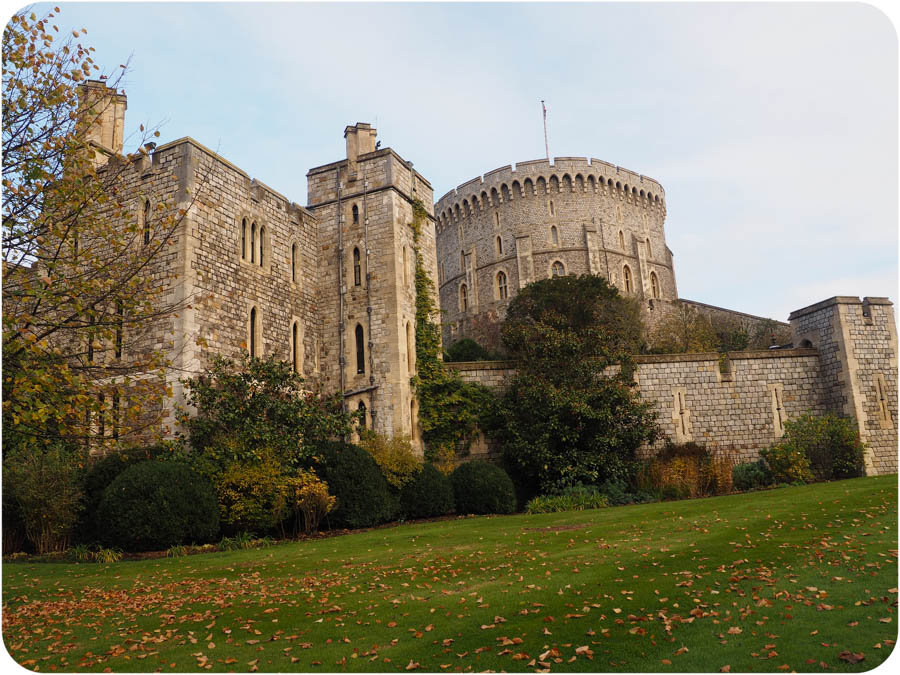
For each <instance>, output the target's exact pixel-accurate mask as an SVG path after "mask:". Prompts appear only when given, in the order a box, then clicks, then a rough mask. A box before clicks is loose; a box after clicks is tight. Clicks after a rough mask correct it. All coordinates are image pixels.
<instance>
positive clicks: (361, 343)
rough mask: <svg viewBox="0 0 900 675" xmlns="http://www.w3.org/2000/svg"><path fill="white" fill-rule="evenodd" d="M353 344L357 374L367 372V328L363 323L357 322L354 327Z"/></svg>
mask: <svg viewBox="0 0 900 675" xmlns="http://www.w3.org/2000/svg"><path fill="white" fill-rule="evenodd" d="M353 339H354V343H353V346H354V347H355V352H356V374H357V375H365V374H366V329H365V328H363V325H362V323H357V324H356V328H354V329H353Z"/></svg>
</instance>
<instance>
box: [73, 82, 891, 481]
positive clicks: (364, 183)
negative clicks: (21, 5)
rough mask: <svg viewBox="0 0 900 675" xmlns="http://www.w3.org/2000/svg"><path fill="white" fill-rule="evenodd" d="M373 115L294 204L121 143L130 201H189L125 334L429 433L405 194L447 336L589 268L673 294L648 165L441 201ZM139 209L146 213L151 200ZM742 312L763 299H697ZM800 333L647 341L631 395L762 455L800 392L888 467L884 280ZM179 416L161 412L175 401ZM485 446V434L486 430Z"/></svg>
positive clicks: (179, 396)
mask: <svg viewBox="0 0 900 675" xmlns="http://www.w3.org/2000/svg"><path fill="white" fill-rule="evenodd" d="M85 92H86V93H87V95H90V96H94V97H98V98H104V97H106V100H108V102H109V103H108V106H107V108H106V109H105V110H104V112H103V114H101V115H99V117H98V119H97V122H96V123H95V126H94V128H93V129H92V135H91V139H92V141H93V144H94V146H95V148H96V150H97V160H96V161H97V162H98V163H103V162H105V161H107V160H106V158H107V157H108V156H110V155H119V154H121V152H122V138H123V128H124V111H125V107H126V105H127V101H126V99H125V97H124V95H122V94H116V93H115V92H114V91H113V90H107V89H106V86H105V84H103V83H102V82H93V81H91V82H88V83H87V85H85ZM375 135H376V130H375V129H373V128H371V126H370V125H368V124H363V123H358V124H356V125H354V126H348V127H346V128H345V130H344V138H345V140H346V157H344V158H342V159H340V160H337V161H335V162H331V163H329V164H324V165H321V166H318V167H315V168H313V169H310V170H309V171H308V173H307V181H308V194H307V200H306V205H305V206H301V205H299V204H297V203H296V202H294V201H292V200H290V199H288V198H287V197H285V196H283V195H281V194H279V193H277V192H276V191H274V190H272V189H271V188H269V187H267V186H266V185H265V184H263V183H261V182H260V181H258V180H256V179H254V178H251V177H250V176H249V175H248V174H247V173H245V172H244V171H243V170H241V169H240V168H238V167H236V166H234V165H233V164H231V163H230V162H228V161H227V160H226V159H224V158H223V157H221V156H219V155H218V154H216V153H215V152H213V151H211V150H209V149H208V148H206V147H204V146H203V145H201V144H199V143H197V142H196V141H195V140H193V139H191V138H183V139H180V140H176V141H172V142H170V143H166V144H163V145H160V146H158V147H153V148H150V152H149V153H148V154H146V155H139V156H137V157H136V158H135V159H133V161H132V170H131V172H130V174H129V178H128V184H127V190H126V191H127V193H128V194H127V197H128V199H130V200H131V201H132V203H133V208H134V210H135V217H136V218H137V219H140V218H142V217H144V218H146V217H147V216H146V214H149V213H150V211H151V209H152V208H154V207H155V205H156V204H158V203H163V202H165V203H167V204H171V205H173V206H174V207H175V208H177V209H184V210H185V212H186V215H185V217H184V219H183V221H182V222H181V224H180V225H179V228H178V230H177V232H176V233H175V236H174V238H173V241H172V246H170V247H169V250H167V251H166V253H165V254H164V255H162V256H160V257H159V258H158V259H157V260H155V261H154V265H155V266H156V269H155V273H156V274H158V276H159V278H160V279H167V280H169V281H165V282H164V283H166V284H167V285H166V288H165V295H166V297H167V298H168V299H173V300H185V299H191V302H190V304H189V306H188V308H187V309H185V310H184V311H180V312H178V314H177V316H173V317H171V318H168V319H166V320H165V322H163V323H162V324H161V325H158V326H155V327H153V328H152V329H151V330H147V331H145V333H144V334H142V335H135V336H133V339H132V340H131V344H133V345H134V348H135V349H140V348H152V347H154V346H156V347H159V346H164V347H165V348H167V349H169V351H170V353H171V361H172V363H173V366H174V368H173V371H174V372H176V373H178V374H179V375H178V376H176V375H173V376H171V380H170V385H171V390H172V397H171V399H169V400H165V401H161V402H160V406H161V408H162V412H163V415H164V416H165V414H166V413H167V412H169V413H170V411H171V408H172V406H173V404H174V403H180V402H182V401H183V392H182V391H181V389H180V386H181V385H180V384H179V381H178V377H179V376H180V377H184V375H185V374H193V373H198V372H200V371H202V370H203V369H204V368H205V367H206V366H207V365H208V364H209V362H210V361H211V359H212V357H213V356H214V355H217V354H221V355H225V356H236V355H238V354H239V353H240V352H241V351H242V350H246V351H248V352H249V353H250V354H251V355H253V356H263V355H270V354H274V355H276V356H278V357H280V358H282V359H284V360H288V361H290V362H291V363H293V364H294V367H295V369H296V371H297V372H299V373H301V374H302V375H303V376H304V377H305V378H306V379H307V381H309V382H311V383H312V384H313V385H314V386H315V387H319V388H321V390H322V391H324V392H327V393H331V392H343V396H344V401H345V404H346V406H347V408H348V409H350V410H354V411H355V410H364V411H365V420H366V425H367V426H370V427H371V428H374V429H375V430H376V431H379V432H381V433H385V434H388V435H394V434H398V433H402V434H407V435H409V436H410V437H411V438H412V440H413V443H414V445H415V446H416V447H417V448H418V449H419V450H420V451H421V449H422V443H421V438H420V433H419V431H418V428H417V402H416V399H415V393H414V392H413V391H412V389H411V386H410V377H411V376H412V375H413V374H414V373H415V367H416V363H415V281H414V276H415V275H414V266H415V261H414V250H413V231H412V227H411V223H412V222H413V205H414V203H415V202H416V201H421V203H422V204H423V205H424V206H425V209H426V211H427V214H428V222H427V223H425V225H424V226H423V227H422V237H421V240H420V242H419V249H420V252H421V254H422V256H423V261H424V264H425V268H426V270H427V271H428V273H429V274H430V276H431V278H432V279H434V280H437V286H438V289H439V299H440V306H441V311H442V315H443V316H442V317H438V316H436V317H435V320H441V321H442V324H443V326H442V330H443V339H444V342H445V345H446V344H449V343H452V342H454V341H455V340H457V339H459V338H460V337H464V336H467V335H475V336H477V335H478V334H479V333H481V332H483V331H484V330H485V328H486V327H490V326H496V325H497V324H498V322H499V321H500V320H501V319H502V317H503V314H504V311H505V307H506V306H507V304H508V302H509V301H510V300H511V298H512V297H514V295H515V293H516V292H517V290H518V289H520V288H522V287H523V286H524V285H526V284H527V283H529V282H531V281H535V280H538V279H542V278H548V277H550V276H553V275H561V274H585V273H591V274H598V275H601V276H604V277H606V278H607V279H608V280H609V281H610V282H611V283H612V284H614V285H615V286H617V287H618V288H619V290H620V291H621V292H622V293H624V294H626V295H631V296H635V297H637V298H638V299H639V300H640V301H641V303H642V306H643V308H644V311H645V315H646V316H647V317H648V319H649V320H650V322H651V323H652V322H653V321H654V320H655V317H658V316H660V315H662V314H663V313H664V312H665V311H666V309H667V308H668V307H670V306H671V303H672V302H673V301H675V300H677V299H678V294H677V288H676V284H675V271H674V263H673V255H672V252H671V251H670V250H669V248H668V246H667V245H666V240H665V230H664V221H665V193H664V191H663V189H662V186H661V185H660V184H659V183H657V182H656V181H655V180H652V179H650V178H647V177H645V176H641V175H639V174H635V173H633V172H631V171H628V170H626V169H622V168H620V167H615V166H613V165H611V164H608V163H606V162H601V161H598V160H591V161H588V160H587V159H585V158H572V157H565V158H556V159H555V161H554V162H553V163H552V164H551V163H550V162H549V161H548V160H537V161H532V162H523V163H519V164H517V165H516V166H515V168H514V169H513V168H512V167H511V166H507V167H503V168H500V169H496V170H494V171H492V172H490V173H487V174H485V175H484V177H483V178H475V179H474V180H471V181H469V182H467V183H464V184H463V185H461V186H459V187H458V188H456V189H455V190H451V191H450V192H449V193H448V194H446V195H444V196H443V197H442V198H441V199H440V200H439V201H438V202H437V204H434V201H433V192H432V187H431V185H430V183H429V182H428V181H427V179H426V178H425V177H423V176H422V175H421V174H419V173H418V172H417V171H416V170H415V169H414V168H413V164H412V162H408V161H406V160H404V159H403V158H402V157H401V156H400V155H398V154H397V153H396V152H395V151H394V150H392V149H391V148H379V147H378V145H377V144H376V142H375ZM142 214H143V215H142ZM693 304H694V305H695V306H697V307H698V308H700V309H703V310H708V311H710V312H720V313H727V314H729V315H733V316H735V317H738V318H739V319H740V320H741V321H742V323H744V324H746V323H747V322H753V321H762V320H763V319H761V318H760V317H753V316H751V315H746V314H742V313H739V312H729V310H723V309H721V308H714V307H709V306H704V305H702V304H701V303H693ZM790 323H791V330H792V332H793V335H794V347H796V349H783V350H782V349H779V350H771V351H766V352H741V353H734V354H731V355H730V359H729V360H727V362H726V366H727V367H726V368H725V369H724V370H723V369H722V368H720V359H719V355H717V354H687V355H654V356H643V357H638V367H637V370H636V374H635V378H636V382H637V385H638V387H639V391H640V392H641V395H642V396H644V397H646V398H648V399H652V400H654V401H656V405H657V407H658V409H659V412H660V417H659V419H660V422H661V425H662V427H663V430H664V431H665V432H666V433H667V434H668V435H669V436H670V437H671V438H672V439H673V440H676V441H685V440H695V441H697V442H700V443H704V444H707V445H708V446H710V447H713V448H716V447H722V448H726V447H727V448H731V449H735V450H737V451H738V452H739V453H741V454H742V455H744V456H747V457H751V456H754V455H755V453H756V451H757V450H758V449H759V448H762V447H767V446H768V445H771V443H772V442H773V441H775V440H776V439H777V438H779V437H780V436H781V435H782V433H783V422H784V420H785V419H788V418H789V417H791V416H794V415H797V414H800V413H802V412H805V411H807V410H813V411H819V412H824V411H826V410H834V411H838V412H841V413H843V414H848V415H852V416H853V417H855V419H856V420H857V423H858V425H859V428H860V432H861V434H862V437H863V440H864V441H865V442H866V443H867V444H868V446H869V452H868V453H867V456H866V466H867V471H869V472H871V473H885V472H892V471H896V470H897V456H896V450H897V336H896V327H895V323H894V318H893V311H892V306H891V303H890V302H889V301H888V300H887V299H885V298H867V299H865V300H863V301H860V300H859V299H858V298H846V297H838V298H832V299H831V300H827V301H825V302H822V303H818V304H816V305H812V306H810V307H807V308H804V309H802V310H798V311H796V312H794V313H793V314H792V315H791V317H790ZM511 365H512V364H508V363H496V362H494V363H480V364H457V365H454V367H455V368H457V370H459V371H460V372H461V374H462V376H463V378H464V379H467V380H471V381H481V382H484V383H486V384H489V385H497V386H502V375H503V374H508V372H509V371H510V368H511ZM170 421H171V420H170ZM482 449H484V447H482Z"/></svg>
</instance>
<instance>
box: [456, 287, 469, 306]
mask: <svg viewBox="0 0 900 675" xmlns="http://www.w3.org/2000/svg"><path fill="white" fill-rule="evenodd" d="M456 294H457V306H458V307H459V311H460V312H461V313H463V314H465V313H466V312H468V311H469V287H468V285H467V284H466V282H465V281H461V282H460V283H459V286H457V288H456Z"/></svg>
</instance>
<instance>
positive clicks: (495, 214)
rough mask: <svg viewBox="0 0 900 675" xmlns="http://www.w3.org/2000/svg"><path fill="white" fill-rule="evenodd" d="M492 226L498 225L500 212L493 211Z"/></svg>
mask: <svg viewBox="0 0 900 675" xmlns="http://www.w3.org/2000/svg"><path fill="white" fill-rule="evenodd" d="M494 227H500V213H499V212H496V211H495V212H494Z"/></svg>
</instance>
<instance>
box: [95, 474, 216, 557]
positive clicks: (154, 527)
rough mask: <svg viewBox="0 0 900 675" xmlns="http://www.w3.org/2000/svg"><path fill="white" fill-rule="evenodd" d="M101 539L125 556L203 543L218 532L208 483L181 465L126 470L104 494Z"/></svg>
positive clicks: (214, 501) (212, 498)
mask: <svg viewBox="0 0 900 675" xmlns="http://www.w3.org/2000/svg"><path fill="white" fill-rule="evenodd" d="M97 518H98V521H99V522H101V523H103V532H102V536H101V540H102V541H103V543H104V544H106V545H108V546H117V547H119V548H122V549H124V550H126V551H159V550H165V549H168V548H170V547H171V546H174V545H176V544H202V543H205V542H208V541H212V540H213V539H214V538H215V536H216V535H217V534H218V532H219V505H218V503H217V502H216V493H215V490H214V489H213V486H212V484H211V483H210V482H209V480H207V479H206V478H204V477H203V476H201V475H200V474H198V473H196V472H195V471H193V470H191V468H190V467H189V466H187V465H186V464H181V463H179V462H162V461H158V460H148V461H144V462H140V463H138V464H135V465H133V466H130V467H129V468H127V469H125V471H123V472H122V473H121V474H119V476H118V477H116V479H115V480H113V481H112V483H110V484H109V486H107V488H106V490H104V492H103V499H102V500H101V502H100V506H99V508H98V510H97Z"/></svg>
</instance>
